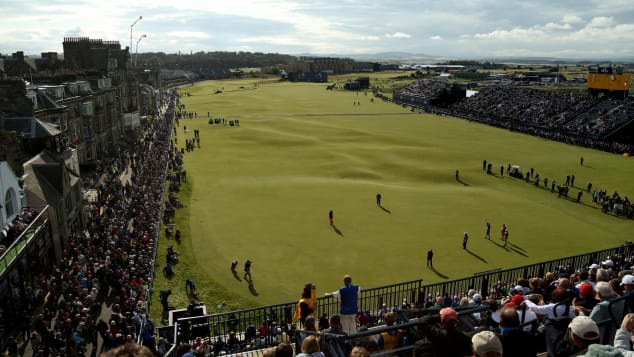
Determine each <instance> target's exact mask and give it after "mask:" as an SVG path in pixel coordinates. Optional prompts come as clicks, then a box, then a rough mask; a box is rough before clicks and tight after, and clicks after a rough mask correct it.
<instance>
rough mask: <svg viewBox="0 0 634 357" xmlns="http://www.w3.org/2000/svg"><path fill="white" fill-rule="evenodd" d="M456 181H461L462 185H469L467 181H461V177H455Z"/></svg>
mask: <svg viewBox="0 0 634 357" xmlns="http://www.w3.org/2000/svg"><path fill="white" fill-rule="evenodd" d="M456 181H458V182H460V183H461V184H462V185H464V186H469V184H468V183H466V182H464V181H462V179H460V178H457V179H456Z"/></svg>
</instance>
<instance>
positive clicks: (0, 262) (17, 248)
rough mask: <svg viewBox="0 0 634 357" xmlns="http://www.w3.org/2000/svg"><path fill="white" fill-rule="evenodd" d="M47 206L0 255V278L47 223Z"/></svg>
mask: <svg viewBox="0 0 634 357" xmlns="http://www.w3.org/2000/svg"><path fill="white" fill-rule="evenodd" d="M48 207H49V206H45V207H44V208H42V211H40V213H39V214H38V215H37V216H36V217H35V219H33V220H32V221H31V223H29V225H28V226H27V227H26V228H25V229H24V231H22V232H21V233H20V235H19V236H18V238H17V239H15V240H14V241H13V242H12V243H11V245H9V246H8V247H7V248H6V249H5V250H4V251H3V252H2V254H1V255H0V277H2V276H4V274H5V273H7V271H8V270H7V269H9V267H11V264H13V262H14V261H15V260H16V259H17V258H18V257H19V256H20V254H22V252H24V250H25V248H26V247H28V246H29V242H30V241H31V240H32V239H33V238H35V237H37V235H38V233H39V232H40V230H41V229H42V228H43V227H45V226H46V224H47V223H48V216H47V213H46V211H47V210H48Z"/></svg>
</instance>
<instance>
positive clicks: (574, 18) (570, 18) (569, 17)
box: [561, 15, 583, 24]
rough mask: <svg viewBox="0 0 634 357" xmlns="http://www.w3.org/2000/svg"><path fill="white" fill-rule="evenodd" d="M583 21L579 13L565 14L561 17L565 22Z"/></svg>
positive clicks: (575, 22)
mask: <svg viewBox="0 0 634 357" xmlns="http://www.w3.org/2000/svg"><path fill="white" fill-rule="evenodd" d="M582 21H583V20H582V19H581V18H580V17H579V16H577V15H565V16H564V17H563V18H562V19H561V22H563V23H565V24H578V23H580V22H582Z"/></svg>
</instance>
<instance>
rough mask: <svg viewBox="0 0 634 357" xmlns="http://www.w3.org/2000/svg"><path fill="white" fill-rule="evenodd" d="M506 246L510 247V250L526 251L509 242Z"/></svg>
mask: <svg viewBox="0 0 634 357" xmlns="http://www.w3.org/2000/svg"><path fill="white" fill-rule="evenodd" d="M508 244H509V245H510V246H511V248H512V249H517V250H521V251H523V252H524V251H526V249H524V248H522V247H520V246H519V245H516V244H513V243H511V242H508Z"/></svg>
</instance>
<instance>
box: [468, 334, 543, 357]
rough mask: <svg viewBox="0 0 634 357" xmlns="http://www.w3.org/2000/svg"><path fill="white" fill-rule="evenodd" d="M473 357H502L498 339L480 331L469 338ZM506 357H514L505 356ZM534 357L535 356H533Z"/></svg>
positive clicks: (501, 348) (500, 344) (500, 343)
mask: <svg viewBox="0 0 634 357" xmlns="http://www.w3.org/2000/svg"><path fill="white" fill-rule="evenodd" d="M471 343H472V344H473V353H474V355H475V357H502V352H503V347H502V342H500V339H499V338H498V337H497V336H496V335H495V334H494V333H493V332H491V331H481V332H478V333H476V334H475V335H473V337H472V338H471ZM507 355H508V356H516V355H513V354H507ZM533 356H535V355H533Z"/></svg>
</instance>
